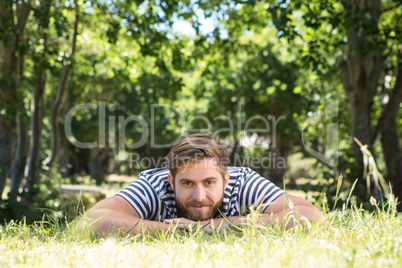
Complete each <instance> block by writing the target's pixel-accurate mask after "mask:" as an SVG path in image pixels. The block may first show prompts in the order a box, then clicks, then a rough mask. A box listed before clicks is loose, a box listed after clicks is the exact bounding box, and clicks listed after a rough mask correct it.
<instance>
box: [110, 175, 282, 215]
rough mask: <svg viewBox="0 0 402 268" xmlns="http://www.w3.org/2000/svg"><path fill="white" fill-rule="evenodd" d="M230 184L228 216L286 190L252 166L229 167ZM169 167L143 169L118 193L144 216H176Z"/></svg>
mask: <svg viewBox="0 0 402 268" xmlns="http://www.w3.org/2000/svg"><path fill="white" fill-rule="evenodd" d="M228 172H229V173H230V180H229V185H228V186H227V187H226V189H225V192H224V198H223V203H222V206H221V207H220V211H221V212H222V213H223V214H225V215H226V216H227V217H231V216H239V215H242V214H247V213H249V212H250V209H251V207H254V208H257V207H258V206H260V207H259V209H261V210H260V212H261V213H262V212H264V210H265V209H266V208H267V207H268V205H269V204H270V203H272V202H273V201H274V200H275V199H276V198H277V197H279V196H280V195H282V194H283V193H284V191H283V190H281V189H280V188H278V187H277V186H275V185H274V184H273V183H271V182H270V181H269V180H267V179H265V178H263V177H261V176H260V175H259V174H258V173H256V172H255V171H253V170H252V169H250V168H245V167H229V168H228ZM168 174H169V170H168V169H167V168H157V169H152V170H146V171H144V172H141V173H140V175H139V176H138V179H137V180H135V181H134V182H133V183H131V184H130V185H129V186H128V187H127V188H125V189H124V190H122V191H121V192H120V193H118V195H119V196H121V197H123V198H124V199H126V200H127V201H128V202H129V203H130V204H131V205H132V206H133V208H134V209H135V210H136V211H137V212H138V215H140V217H141V218H144V219H147V220H154V221H164V220H165V219H172V218H176V217H177V215H176V214H177V213H176V201H175V195H174V191H173V188H172V187H171V186H170V184H169V181H168V177H167V176H168Z"/></svg>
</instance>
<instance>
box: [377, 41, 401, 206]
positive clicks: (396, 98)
mask: <svg viewBox="0 0 402 268" xmlns="http://www.w3.org/2000/svg"><path fill="white" fill-rule="evenodd" d="M398 61H399V66H397V70H396V81H395V85H394V89H393V90H392V93H391V95H390V97H389V101H388V104H387V106H386V107H385V109H384V113H383V118H382V119H383V121H382V123H381V125H380V131H381V144H382V149H383V153H384V159H385V163H386V165H387V171H388V178H389V180H390V182H391V185H392V190H393V192H394V194H395V196H396V197H398V199H399V201H401V200H402V152H401V148H400V143H399V137H398V133H397V122H398V112H399V107H400V104H401V103H402V44H401V45H400V46H399V53H398ZM401 208H402V206H401V205H399V209H401Z"/></svg>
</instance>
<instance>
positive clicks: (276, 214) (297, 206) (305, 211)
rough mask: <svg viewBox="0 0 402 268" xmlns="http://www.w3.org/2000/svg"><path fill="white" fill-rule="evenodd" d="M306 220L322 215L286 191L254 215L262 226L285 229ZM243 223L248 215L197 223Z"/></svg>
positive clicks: (180, 223)
mask: <svg viewBox="0 0 402 268" xmlns="http://www.w3.org/2000/svg"><path fill="white" fill-rule="evenodd" d="M306 221H308V222H310V223H311V224H315V223H318V222H321V221H324V215H323V214H322V213H321V211H320V210H319V209H318V208H316V207H315V206H313V204H311V203H310V202H308V201H307V200H304V199H302V198H299V197H296V196H293V195H290V194H287V193H285V194H283V195H281V196H279V197H278V198H277V199H275V201H274V202H272V203H271V204H270V205H269V206H268V207H267V208H266V210H265V211H264V213H262V214H258V215H256V219H255V223H256V224H258V225H259V226H260V227H262V228H264V226H265V225H272V224H279V225H282V226H285V227H286V228H287V229H288V228H293V227H294V226H295V224H296V223H297V222H299V223H300V224H302V225H305V224H306ZM165 223H168V224H171V223H173V224H178V227H179V228H180V229H184V228H186V227H187V225H189V224H191V225H196V224H198V223H197V222H194V221H190V220H188V219H185V218H180V219H171V220H165ZM245 223H250V215H249V216H236V217H228V218H219V219H213V220H207V221H203V222H200V223H199V224H200V225H201V226H205V227H206V229H207V230H209V231H212V230H213V229H215V228H219V229H220V230H223V229H227V228H231V227H233V226H240V225H243V224H245Z"/></svg>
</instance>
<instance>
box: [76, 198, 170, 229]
mask: <svg viewBox="0 0 402 268" xmlns="http://www.w3.org/2000/svg"><path fill="white" fill-rule="evenodd" d="M171 227H172V226H171V225H168V224H165V223H162V222H157V221H148V220H144V219H141V217H140V216H139V214H138V213H137V211H136V210H135V209H134V208H133V207H132V206H131V205H130V203H128V202H127V201H126V200H125V199H124V198H123V197H121V196H117V195H116V196H112V197H109V198H106V199H104V200H102V201H100V202H98V203H97V204H96V205H95V206H93V207H92V208H90V209H89V210H88V211H86V213H85V215H84V216H83V217H82V218H81V219H80V221H79V222H78V224H77V228H79V229H84V230H86V229H87V228H89V230H90V231H94V232H97V233H98V234H103V233H107V232H109V231H110V230H112V229H113V228H117V229H119V230H121V231H122V232H133V233H143V232H144V233H147V232H148V231H149V230H156V229H162V230H168V229H169V228H171Z"/></svg>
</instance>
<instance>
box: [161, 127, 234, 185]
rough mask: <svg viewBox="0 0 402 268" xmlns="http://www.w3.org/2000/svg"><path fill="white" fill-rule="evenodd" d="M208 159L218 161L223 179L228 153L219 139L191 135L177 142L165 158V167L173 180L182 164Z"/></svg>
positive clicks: (214, 136) (216, 137)
mask: <svg viewBox="0 0 402 268" xmlns="http://www.w3.org/2000/svg"><path fill="white" fill-rule="evenodd" d="M208 158H216V159H217V160H218V167H219V171H220V173H221V174H222V177H223V178H224V177H225V174H226V172H227V168H228V151H227V149H226V146H224V145H223V144H221V143H220V140H219V137H218V136H216V135H211V134H192V135H190V136H187V137H185V138H182V139H181V140H179V141H178V142H177V143H176V144H175V145H173V147H172V149H171V150H170V152H169V153H168V155H167V156H166V158H165V165H166V167H167V168H168V169H169V171H170V174H172V176H173V178H174V177H175V176H176V174H177V171H178V169H179V168H180V167H182V166H183V165H184V164H186V163H188V162H191V161H200V160H203V159H208Z"/></svg>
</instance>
